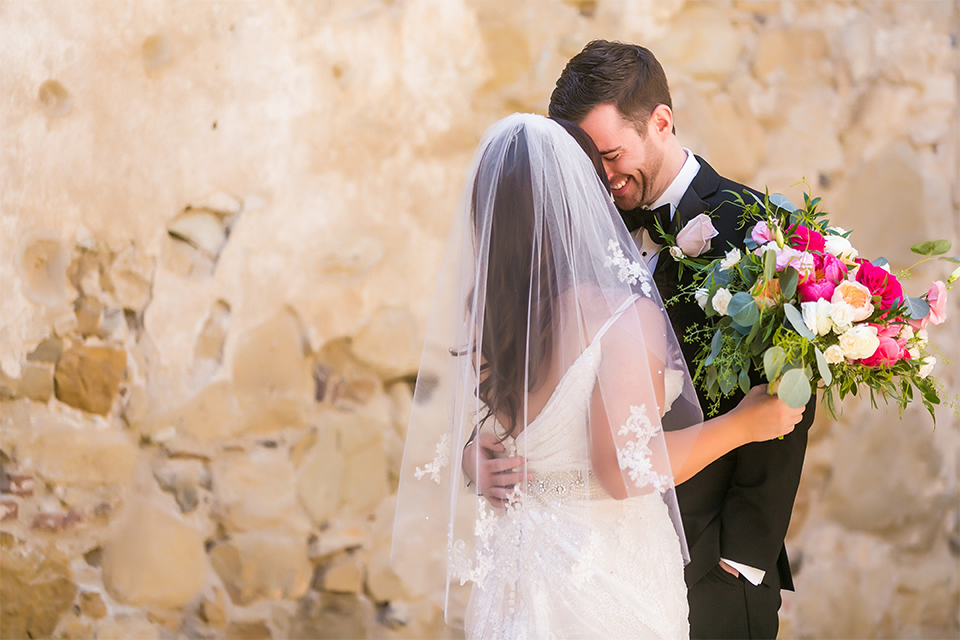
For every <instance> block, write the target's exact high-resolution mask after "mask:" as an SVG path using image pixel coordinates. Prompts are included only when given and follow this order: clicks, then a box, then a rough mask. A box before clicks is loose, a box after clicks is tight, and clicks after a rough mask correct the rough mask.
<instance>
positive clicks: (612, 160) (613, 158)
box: [603, 153, 620, 162]
mask: <svg viewBox="0 0 960 640" xmlns="http://www.w3.org/2000/svg"><path fill="white" fill-rule="evenodd" d="M619 157H620V154H619V153H618V154H617V155H615V156H604V157H603V159H604V160H606V161H607V162H614V161H615V160H616V159H617V158H619Z"/></svg>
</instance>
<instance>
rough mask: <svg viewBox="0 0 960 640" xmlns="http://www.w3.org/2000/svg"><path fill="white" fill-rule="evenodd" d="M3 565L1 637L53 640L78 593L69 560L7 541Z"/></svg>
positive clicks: (1, 551) (1, 548) (1, 552)
mask: <svg viewBox="0 0 960 640" xmlns="http://www.w3.org/2000/svg"><path fill="white" fill-rule="evenodd" d="M0 566H2V567H3V579H2V580H0V637H3V638H49V637H50V636H51V634H52V633H53V630H54V629H55V628H56V626H57V624H58V623H59V622H60V618H61V617H62V616H63V615H64V614H66V613H67V611H69V609H70V607H71V605H73V599H74V597H75V596H76V593H77V585H76V584H74V576H73V571H72V570H71V569H70V560H69V558H67V557H66V556H64V555H63V554H62V553H61V552H60V551H58V550H57V549H56V548H55V547H54V546H52V545H51V546H49V547H34V546H31V545H28V544H27V543H24V542H18V541H14V540H12V539H10V538H5V539H4V540H3V541H0Z"/></svg>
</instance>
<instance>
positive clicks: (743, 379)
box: [738, 368, 750, 393]
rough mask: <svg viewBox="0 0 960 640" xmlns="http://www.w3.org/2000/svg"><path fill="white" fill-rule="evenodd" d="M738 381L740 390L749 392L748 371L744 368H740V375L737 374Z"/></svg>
mask: <svg viewBox="0 0 960 640" xmlns="http://www.w3.org/2000/svg"><path fill="white" fill-rule="evenodd" d="M738 381H739V382H740V391H743V392H744V393H749V392H750V371H749V370H748V369H746V368H744V369H740V375H739V376H738Z"/></svg>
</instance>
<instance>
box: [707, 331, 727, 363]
mask: <svg viewBox="0 0 960 640" xmlns="http://www.w3.org/2000/svg"><path fill="white" fill-rule="evenodd" d="M722 346H723V334H722V333H721V332H720V330H719V329H718V330H717V332H716V333H715V334H713V340H711V341H710V355H708V356H707V359H706V360H704V361H703V364H704V365H705V366H709V365H711V364H713V361H714V360H715V359H716V357H717V356H718V355H720V348H721V347H722Z"/></svg>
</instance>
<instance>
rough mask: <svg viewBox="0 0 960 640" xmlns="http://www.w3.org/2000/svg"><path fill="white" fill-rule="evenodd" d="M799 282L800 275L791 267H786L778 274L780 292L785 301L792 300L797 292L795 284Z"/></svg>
mask: <svg viewBox="0 0 960 640" xmlns="http://www.w3.org/2000/svg"><path fill="white" fill-rule="evenodd" d="M799 281H800V273H799V272H798V271H797V270H796V269H794V268H793V267H787V268H786V269H784V270H783V273H781V274H780V292H781V293H782V294H783V297H784V298H786V299H787V300H790V299H792V298H793V296H794V294H795V293H796V292H797V283H798V282H799Z"/></svg>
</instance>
